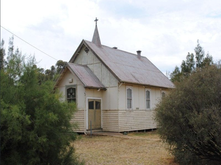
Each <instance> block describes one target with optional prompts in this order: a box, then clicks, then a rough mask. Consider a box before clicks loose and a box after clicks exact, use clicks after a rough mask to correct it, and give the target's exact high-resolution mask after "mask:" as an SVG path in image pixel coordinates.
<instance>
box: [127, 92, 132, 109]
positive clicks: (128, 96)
mask: <svg viewBox="0 0 221 165" xmlns="http://www.w3.org/2000/svg"><path fill="white" fill-rule="evenodd" d="M127 108H128V109H129V108H132V89H130V88H128V89H127Z"/></svg>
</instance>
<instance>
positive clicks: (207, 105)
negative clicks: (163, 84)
mask: <svg viewBox="0 0 221 165" xmlns="http://www.w3.org/2000/svg"><path fill="white" fill-rule="evenodd" d="M156 121H157V122H158V127H159V129H158V131H159V133H160V136H161V138H162V139H164V140H165V142H166V143H168V144H169V146H170V150H171V152H172V153H173V154H174V156H175V159H176V161H177V162H179V163H180V164H205V163H208V162H209V163H210V164H215V163H220V162H221V138H220V135H221V69H220V68H219V67H217V66H208V67H205V68H203V69H198V70H197V71H195V72H193V73H191V75H190V77H188V78H186V79H185V80H184V81H183V82H180V83H179V84H178V85H177V87H176V88H175V89H173V90H172V91H171V93H170V94H169V95H168V96H167V97H165V98H164V99H163V100H162V101H161V103H159V104H158V105H157V108H156ZM211 162H212V163H211Z"/></svg>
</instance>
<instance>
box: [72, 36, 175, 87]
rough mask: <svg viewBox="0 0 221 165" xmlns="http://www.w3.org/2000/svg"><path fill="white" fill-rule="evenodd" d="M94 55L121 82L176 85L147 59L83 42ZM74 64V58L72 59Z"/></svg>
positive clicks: (158, 85) (165, 85)
mask: <svg viewBox="0 0 221 165" xmlns="http://www.w3.org/2000/svg"><path fill="white" fill-rule="evenodd" d="M83 43H84V44H85V45H86V46H87V47H88V48H90V49H91V50H92V51H93V52H94V54H95V55H96V56H97V57H98V58H99V59H100V60H101V61H102V62H103V63H104V64H105V65H106V66H107V68H108V69H109V70H110V71H111V72H112V73H113V74H114V75H115V76H116V77H117V78H118V80H119V81H120V82H126V83H134V84H142V85H150V86H157V87H164V88H174V84H173V83H172V82H171V81H170V80H169V79H168V78H167V77H166V76H165V75H164V74H163V73H162V72H161V71H160V70H159V69H158V68H157V67H156V66H155V65H154V64H153V63H152V62H150V61H149V60H148V59H147V58H146V57H144V56H140V57H139V58H138V57H137V55H136V54H133V53H129V52H126V51H122V50H119V49H114V48H111V47H108V46H104V45H101V46H97V45H96V44H95V43H93V42H90V41H85V40H83ZM71 59H73V61H70V62H74V59H75V58H74V57H72V58H71Z"/></svg>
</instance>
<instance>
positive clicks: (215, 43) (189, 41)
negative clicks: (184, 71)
mask: <svg viewBox="0 0 221 165" xmlns="http://www.w3.org/2000/svg"><path fill="white" fill-rule="evenodd" d="M12 4H13V5H12ZM95 17H98V19H99V22H98V29H99V33H100V37H101V42H102V43H103V44H104V45H107V46H111V47H112V46H116V47H118V48H119V49H122V50H125V51H129V52H132V53H133V52H134V53H136V51H137V50H138V49H139V50H142V55H145V56H147V57H148V58H149V59H150V60H151V61H152V62H153V63H154V64H155V65H156V66H157V67H158V68H159V69H160V70H161V71H162V72H164V73H165V72H166V71H172V70H173V69H174V67H175V66H176V65H178V66H179V65H180V63H181V61H182V60H183V59H185V57H186V55H187V53H188V52H193V51H194V47H195V46H196V43H197V39H199V40H200V43H201V45H202V46H203V48H204V49H205V51H206V52H208V51H209V53H210V54H212V55H213V57H214V60H218V59H221V57H220V55H219V53H220V52H221V47H220V43H221V32H220V29H221V1H219V0H211V1H207V0H202V1H198V0H191V1H190V0H183V1H182V0H181V1H177V0H157V1H150V0H148V1H147V0H129V1H128V0H120V1H119V0H81V1H80V0H75V1H72V0H63V1H60V0H53V1H52V0H47V1H43V0H39V1H29V0H19V1H17V0H2V26H3V27H5V28H7V29H8V30H10V31H12V32H14V33H15V34H17V35H18V36H19V37H21V38H23V39H25V40H26V41H28V42H29V43H31V44H32V45H34V46H36V47H37V48H39V49H41V50H43V51H44V52H46V53H47V54H50V55H51V56H53V57H55V58H56V59H62V60H65V61H68V60H69V59H70V58H71V56H72V54H73V53H74V51H75V50H76V48H77V46H78V45H79V43H80V42H81V40H82V39H86V40H91V39H92V35H93V31H94V21H93V20H94V19H95ZM10 35H11V34H9V33H8V32H7V31H5V30H4V29H2V37H3V38H4V39H5V40H7V39H8V37H9V36H10ZM15 43H16V46H17V47H19V48H21V49H22V50H23V52H24V53H26V54H35V55H36V58H37V61H40V63H39V65H41V66H42V67H47V68H49V67H50V66H51V65H53V64H55V62H56V60H53V59H51V58H50V57H48V56H47V55H45V54H44V53H41V52H39V51H37V50H36V49H35V48H33V47H31V46H29V45H27V44H25V43H24V42H23V41H20V40H19V39H18V38H16V37H15Z"/></svg>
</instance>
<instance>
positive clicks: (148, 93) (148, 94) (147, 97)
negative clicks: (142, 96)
mask: <svg viewBox="0 0 221 165" xmlns="http://www.w3.org/2000/svg"><path fill="white" fill-rule="evenodd" d="M146 99H150V91H146Z"/></svg>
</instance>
